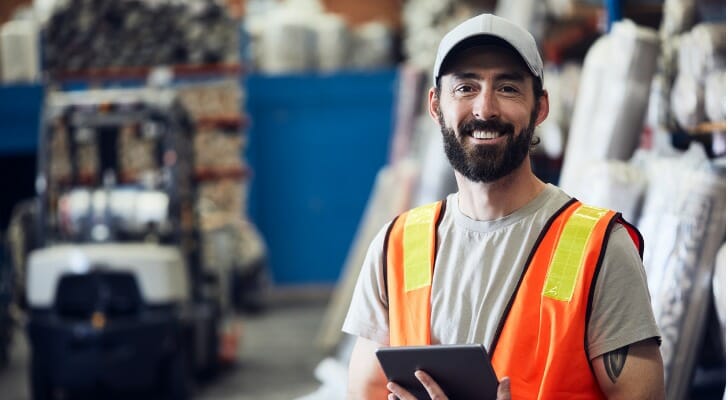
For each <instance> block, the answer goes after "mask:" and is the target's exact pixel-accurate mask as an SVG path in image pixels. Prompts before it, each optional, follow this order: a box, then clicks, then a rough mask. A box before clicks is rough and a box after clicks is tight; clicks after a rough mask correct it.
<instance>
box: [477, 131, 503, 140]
mask: <svg viewBox="0 0 728 400" xmlns="http://www.w3.org/2000/svg"><path fill="white" fill-rule="evenodd" d="M471 136H472V137H474V138H476V139H484V140H491V139H495V138H497V137H500V136H502V134H501V133H500V132H496V131H473V133H471Z"/></svg>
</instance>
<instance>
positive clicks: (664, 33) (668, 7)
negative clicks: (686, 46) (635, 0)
mask: <svg viewBox="0 0 728 400" xmlns="http://www.w3.org/2000/svg"><path fill="white" fill-rule="evenodd" d="M695 3H696V2H695V0H666V1H665V5H664V8H663V13H662V14H663V16H662V24H661V25H660V37H661V38H663V39H665V38H668V37H670V36H674V35H677V34H679V33H681V32H684V31H686V30H687V29H688V28H690V27H691V26H692V25H693V21H694V20H695V12H696V6H695Z"/></svg>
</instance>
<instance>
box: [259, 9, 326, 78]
mask: <svg viewBox="0 0 728 400" xmlns="http://www.w3.org/2000/svg"><path fill="white" fill-rule="evenodd" d="M273 14H274V16H273V17H272V18H269V23H268V25H266V26H265V28H264V30H263V34H262V40H261V49H260V57H261V59H260V67H261V69H262V70H263V71H265V72H268V73H290V72H300V71H307V70H313V69H315V67H316V31H315V30H314V29H313V28H312V27H311V26H310V25H309V24H308V22H307V21H306V20H304V19H302V18H300V17H299V16H296V15H294V14H292V13H290V12H289V11H288V10H282V11H278V12H273Z"/></svg>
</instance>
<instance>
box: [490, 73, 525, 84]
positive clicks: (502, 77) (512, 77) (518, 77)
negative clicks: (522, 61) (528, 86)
mask: <svg viewBox="0 0 728 400" xmlns="http://www.w3.org/2000/svg"><path fill="white" fill-rule="evenodd" d="M495 79H496V80H497V81H520V82H522V81H525V80H526V74H523V73H521V72H517V71H514V72H503V73H501V74H498V75H496V77H495Z"/></svg>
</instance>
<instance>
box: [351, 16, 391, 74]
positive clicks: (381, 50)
mask: <svg viewBox="0 0 728 400" xmlns="http://www.w3.org/2000/svg"><path fill="white" fill-rule="evenodd" d="M354 37H355V38H356V39H355V40H356V50H355V51H354V52H353V54H352V64H353V66H354V67H356V68H364V69H367V68H379V67H384V66H386V65H389V64H391V63H392V56H393V50H392V46H393V43H392V42H393V38H392V31H391V30H390V29H389V28H388V27H387V26H386V25H385V24H383V23H381V22H376V21H373V22H368V23H366V24H363V25H361V26H359V27H357V28H356V29H355V30H354Z"/></svg>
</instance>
